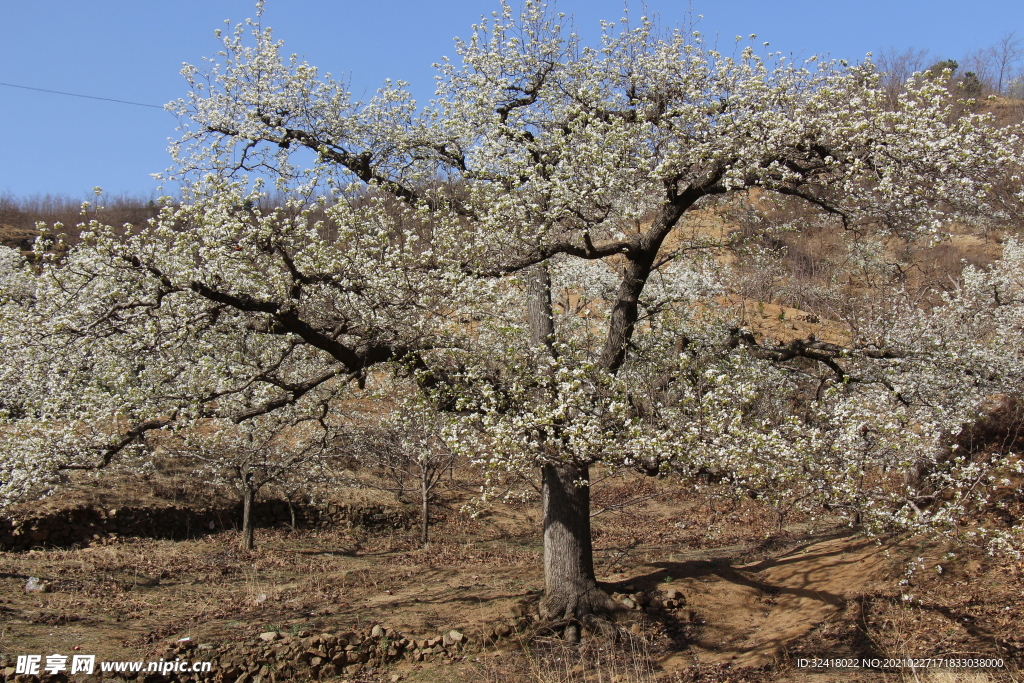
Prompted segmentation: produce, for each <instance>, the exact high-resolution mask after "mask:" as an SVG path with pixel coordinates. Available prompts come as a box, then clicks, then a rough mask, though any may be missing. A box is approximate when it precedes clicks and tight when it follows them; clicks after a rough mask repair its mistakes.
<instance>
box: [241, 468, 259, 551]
mask: <svg viewBox="0 0 1024 683" xmlns="http://www.w3.org/2000/svg"><path fill="white" fill-rule="evenodd" d="M255 499H256V492H255V491H254V490H253V488H252V486H251V485H250V484H249V482H248V481H244V482H242V540H241V546H242V550H247V551H248V550H252V549H253V547H254V545H253V536H254V532H253V528H252V506H253V501H254V500H255Z"/></svg>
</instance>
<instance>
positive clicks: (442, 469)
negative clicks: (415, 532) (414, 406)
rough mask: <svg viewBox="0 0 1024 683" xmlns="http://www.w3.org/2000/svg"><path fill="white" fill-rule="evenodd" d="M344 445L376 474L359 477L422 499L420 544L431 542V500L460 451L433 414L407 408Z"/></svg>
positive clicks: (355, 433) (357, 432)
mask: <svg viewBox="0 0 1024 683" xmlns="http://www.w3.org/2000/svg"><path fill="white" fill-rule="evenodd" d="M342 448H343V451H344V452H345V453H346V454H351V455H352V456H354V457H355V458H356V459H357V460H358V462H360V463H361V464H363V465H364V466H366V467H367V468H369V469H370V471H371V473H372V475H373V477H374V479H373V480H369V481H368V480H366V479H365V478H360V479H358V480H357V482H358V483H359V484H360V485H363V486H366V485H368V486H371V487H373V488H377V489H380V490H383V491H390V492H392V493H394V494H396V496H398V498H399V499H402V498H403V497H404V496H406V495H410V496H413V497H414V498H416V499H418V500H419V506H420V544H421V545H422V546H424V547H425V546H426V545H427V544H429V543H430V502H431V500H432V499H433V498H434V496H435V495H436V489H437V488H438V486H439V485H440V484H441V482H442V481H443V477H444V475H445V473H450V472H451V469H452V467H454V465H455V460H456V452H455V451H453V450H452V449H451V448H449V447H448V444H447V443H446V442H445V440H444V438H443V437H442V435H441V433H440V430H439V429H438V428H437V427H435V426H432V425H430V420H429V417H426V418H424V416H422V415H419V416H417V415H415V414H409V413H405V414H400V415H393V416H391V417H390V418H388V419H385V420H382V421H381V423H380V424H379V425H377V426H375V427H370V426H365V425H363V426H360V427H358V428H357V429H355V430H354V431H353V432H352V434H351V435H350V436H349V437H348V438H347V439H346V441H345V444H344V446H343V447H342Z"/></svg>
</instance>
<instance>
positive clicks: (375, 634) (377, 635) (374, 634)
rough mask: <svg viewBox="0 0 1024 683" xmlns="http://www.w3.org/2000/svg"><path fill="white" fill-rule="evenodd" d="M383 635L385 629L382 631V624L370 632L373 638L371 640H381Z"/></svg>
mask: <svg viewBox="0 0 1024 683" xmlns="http://www.w3.org/2000/svg"><path fill="white" fill-rule="evenodd" d="M383 635H384V629H382V628H381V627H380V624H376V625H375V626H374V627H373V628H372V629H371V630H370V637H371V638H380V637H381V636H383Z"/></svg>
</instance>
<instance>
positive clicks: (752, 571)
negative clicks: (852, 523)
mask: <svg viewBox="0 0 1024 683" xmlns="http://www.w3.org/2000/svg"><path fill="white" fill-rule="evenodd" d="M652 566H656V567H658V569H659V570H658V571H657V572H654V573H652V574H650V575H647V576H644V577H641V578H640V579H639V582H638V583H641V584H647V583H651V584H655V583H657V585H658V587H659V588H660V589H662V590H668V589H671V588H677V589H679V590H680V591H682V592H683V593H684V594H685V595H686V598H687V606H688V607H689V608H690V609H692V610H693V612H694V614H695V616H696V617H697V619H698V620H700V621H701V622H702V626H701V628H700V629H698V631H697V638H696V642H694V643H693V644H692V646H691V648H690V652H687V653H680V654H674V655H671V656H670V657H668V658H667V659H666V660H665V661H663V662H662V666H664V667H665V668H666V669H667V670H671V669H673V668H678V667H680V666H689V665H691V664H693V663H701V664H720V663H731V664H733V665H734V666H761V665H763V664H766V663H768V662H771V661H773V660H775V659H776V658H778V656H779V655H780V654H781V653H782V652H783V650H784V649H785V648H786V646H787V645H788V644H790V643H792V642H794V641H796V640H797V639H799V638H800V637H802V636H804V635H806V634H807V633H808V632H809V631H810V630H811V629H812V628H814V627H815V626H816V625H818V624H820V623H821V622H823V621H826V620H827V619H829V618H830V617H832V616H834V615H836V614H838V613H839V612H841V611H842V610H843V608H844V606H845V605H846V603H847V601H848V600H851V599H855V598H856V597H858V596H859V595H863V594H864V593H867V592H870V591H871V589H872V587H873V586H874V585H875V584H876V583H877V582H879V581H881V580H883V578H884V577H885V576H886V575H887V573H889V572H890V571H891V566H892V560H891V559H890V558H889V557H888V556H887V554H886V548H885V547H883V546H879V545H876V544H875V543H872V542H870V541H865V540H863V539H858V538H845V539H834V540H828V541H824V542H820V543H814V544H811V545H807V546H803V547H800V548H797V549H795V550H793V551H791V552H789V553H787V554H785V555H782V556H780V557H777V558H773V559H771V560H767V561H764V562H759V563H756V564H748V565H741V566H732V565H729V564H727V563H725V562H714V561H705V560H694V561H684V562H659V563H655V564H654V565H652Z"/></svg>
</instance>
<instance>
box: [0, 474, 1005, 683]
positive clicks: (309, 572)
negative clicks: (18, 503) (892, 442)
mask: <svg viewBox="0 0 1024 683" xmlns="http://www.w3.org/2000/svg"><path fill="white" fill-rule="evenodd" d="M609 482H611V483H609ZM688 490H690V488H689V487H688V486H686V485H681V484H679V483H673V482H670V481H667V480H655V479H628V480H621V479H612V480H609V481H606V482H604V483H603V484H601V485H600V486H599V487H596V488H595V493H594V500H595V508H594V511H595V513H597V514H596V516H595V517H594V526H595V552H596V562H597V566H598V576H599V579H601V580H602V581H604V582H606V583H605V584H603V585H604V587H605V588H606V589H607V590H608V591H609V592H614V593H619V594H626V595H637V594H639V595H642V596H645V598H646V599H655V600H658V599H661V600H664V599H665V598H666V597H667V596H671V595H672V594H673V591H679V592H680V593H681V594H682V596H681V597H680V599H679V603H680V604H677V605H676V604H673V605H671V606H667V607H661V608H656V607H647V608H645V609H632V610H625V611H624V613H623V615H622V617H621V618H620V619H619V620H618V623H617V628H618V629H619V631H620V633H621V634H622V638H621V640H620V643H619V645H618V646H615V647H610V646H607V644H606V643H603V642H602V641H596V640H594V639H591V641H590V642H589V643H588V644H586V645H584V646H583V648H582V649H580V648H577V649H575V650H571V649H569V650H566V649H565V648H564V647H563V646H560V645H557V644H552V643H551V642H550V641H544V640H532V641H528V642H527V641H524V640H523V639H522V637H516V636H513V637H510V638H506V639H503V640H501V641H499V644H498V646H497V647H495V646H485V645H483V644H482V642H481V638H480V636H481V635H482V634H484V633H486V632H487V630H488V629H490V628H492V627H493V626H494V625H495V624H500V623H513V622H514V621H515V618H516V617H517V616H518V615H519V614H520V613H529V612H531V611H532V610H533V609H534V606H535V605H536V602H537V600H538V599H539V596H540V590H541V588H542V587H543V580H542V575H541V553H540V537H539V527H538V522H539V514H538V510H537V509H536V508H535V507H534V506H533V505H531V504H524V505H521V506H497V507H494V508H490V509H489V510H487V511H485V512H484V513H483V514H481V515H479V516H478V518H476V519H471V518H469V517H468V516H465V515H464V514H461V513H459V512H458V511H457V510H458V508H459V507H460V506H461V504H462V503H463V502H465V500H466V496H465V494H463V493H461V492H460V491H459V490H458V489H454V488H453V489H451V490H449V491H448V492H447V493H446V495H447V497H448V503H447V504H445V505H442V506H441V507H440V508H439V510H438V512H439V517H440V520H439V523H438V524H437V526H436V528H435V532H434V535H435V538H436V539H437V541H436V542H435V543H433V544H432V545H431V546H430V547H428V548H426V549H421V548H418V547H417V546H416V541H415V538H416V532H415V531H410V532H408V533H406V532H401V533H390V534H387V535H374V534H369V533H367V532H364V531H361V530H359V529H352V530H329V531H313V530H305V531H303V530H300V531H291V530H287V529H272V530H260V531H259V532H258V535H257V542H258V544H259V548H258V549H257V550H256V551H255V552H252V553H243V552H241V551H239V550H237V549H236V543H237V540H238V539H237V534H236V533H235V532H233V531H225V532H220V533H216V534H211V535H208V536H205V537H203V538H200V539H195V540H189V541H162V540H150V539H121V540H119V541H112V542H108V543H104V544H101V545H96V546H93V547H87V548H81V549H71V550H60V549H38V550H33V551H30V552H26V553H0V587H2V588H0V596H2V597H0V615H2V616H0V621H2V623H3V626H2V633H0V655H17V654H26V653H40V654H42V653H44V652H45V653H53V652H62V653H70V652H72V651H75V650H73V648H76V647H77V648H80V651H81V652H86V653H89V654H96V655H98V656H99V657H100V658H105V659H136V658H145V657H146V656H147V655H149V656H152V655H153V654H154V653H155V652H157V651H159V650H161V649H162V648H166V646H167V643H168V642H173V641H177V640H178V639H181V638H191V640H192V642H195V643H199V644H212V645H219V644H225V643H231V642H235V641H241V640H246V639H249V640H252V639H254V638H255V636H256V635H257V634H259V633H261V632H265V631H272V630H273V631H280V632H284V633H299V632H302V631H309V632H335V633H336V632H341V631H346V630H354V629H359V628H364V627H366V626H368V625H372V624H374V623H380V624H382V625H386V626H388V627H390V628H393V629H396V630H397V631H399V632H401V633H403V634H410V635H411V636H413V637H422V638H430V637H435V636H437V634H438V633H440V632H441V631H442V630H445V629H451V628H457V629H459V630H461V631H463V632H465V633H467V634H469V635H470V638H471V646H470V648H469V650H467V654H466V655H465V657H463V658H455V660H454V661H449V660H447V659H446V660H444V662H429V661H426V662H422V663H412V662H402V663H398V664H396V665H394V668H392V669H389V670H387V671H377V672H373V673H369V672H368V673H364V674H362V676H363V677H362V678H359V679H358V680H390V677H391V676H392V675H401V676H403V677H404V679H403V680H409V681H464V680H494V681H520V680H522V681H527V680H533V681H580V682H582V681H591V680H593V681H597V680H605V681H608V680H612V678H611V673H612V672H613V671H620V673H618V674H615V675H619V676H620V678H619V679H618V680H620V681H638V682H639V681H656V680H658V681H688V680H692V681H697V680H701V681H724V680H734V681H740V680H750V681H754V680H757V681H804V680H814V681H826V680H893V681H895V680H901V678H900V676H901V675H903V674H901V673H900V672H898V671H894V670H889V671H882V670H867V669H860V670H845V671H843V672H839V671H829V670H825V669H820V670H812V669H805V668H801V667H799V666H798V663H799V660H800V659H801V658H813V657H819V658H821V657H931V656H940V655H941V656H956V657H967V656H977V655H985V656H988V655H991V656H996V657H999V658H1002V659H1003V660H1004V664H1005V667H1004V669H1001V670H999V671H989V672H987V673H986V674H985V675H986V676H988V680H1000V677H1003V678H1006V679H1007V680H1009V678H1007V677H1009V676H1010V675H1011V673H1010V672H1011V671H1012V667H1014V666H1020V665H1021V664H1022V663H1024V657H1022V653H1024V638H1022V636H1021V635H1020V631H1019V624H1021V623H1024V603H1022V599H1021V596H1022V595H1024V581H1022V573H1024V564H1018V563H1013V562H1009V561H1000V560H996V559H994V558H988V557H984V556H981V555H976V554H972V553H965V552H961V554H960V555H959V556H958V557H956V558H950V557H948V556H946V555H945V553H946V552H947V551H948V549H947V548H945V547H941V546H938V545H934V544H927V543H922V542H921V541H920V540H919V539H914V540H913V541H908V540H899V539H889V540H888V541H886V542H885V543H877V542H874V541H870V540H866V539H864V538H862V537H860V536H858V535H856V534H853V533H852V532H850V531H849V530H846V529H841V528H832V529H825V528H822V527H817V528H816V527H812V526H810V525H808V524H806V523H803V524H801V523H796V524H794V525H792V526H790V527H789V530H788V533H786V534H785V535H783V536H775V537H770V536H769V532H770V530H771V529H772V528H773V525H774V519H773V518H771V516H770V515H767V514H765V513H764V511H762V510H759V509H757V508H754V507H752V506H751V505H752V504H751V503H750V502H742V503H739V502H730V501H727V500H722V499H717V500H711V499H710V498H701V499H694V498H692V497H688V494H687V491H688ZM634 498H644V499H645V500H644V501H642V502H641V503H639V504H637V505H633V506H627V507H621V505H622V503H624V502H628V500H630V499H634ZM75 499H76V503H80V502H81V500H80V497H79V496H75ZM57 502H58V501H50V503H49V504H48V507H52V506H53V505H55V504H57ZM711 510H714V512H711ZM834 521H835V520H833V522H834ZM917 558H921V561H920V562H916V560H917ZM908 562H912V563H913V564H914V566H915V567H916V569H915V571H914V572H912V573H909V574H908V573H907V568H908V566H909V565H908ZM937 565H941V566H942V569H941V570H938V569H937V568H936V566H937ZM29 577H39V578H40V579H42V580H44V581H45V582H46V584H47V585H48V588H49V592H45V593H27V592H25V591H24V587H25V584H26V581H27V580H28V579H29ZM911 594H912V595H911ZM904 596H907V599H904ZM656 604H657V603H655V605H656ZM527 632H528V629H527ZM524 643H525V646H526V648H527V649H526V650H524V649H523V647H524ZM606 646H607V649H605V648H606ZM559 648H562V649H559ZM587 648H591V649H589V650H588V649H587ZM573 661H575V662H576V664H573V666H569V664H570V662H573ZM616 667H619V668H618V669H616ZM563 669H564V670H563ZM0 671H2V669H0ZM904 673H906V672H904ZM601 676H603V677H604V678H601ZM353 680H356V679H353ZM906 680H916V679H913V678H906ZM919 680H927V679H925V678H923V677H922V678H920V679H919ZM950 680H952V679H950Z"/></svg>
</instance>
